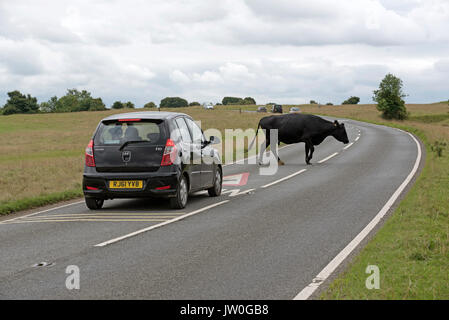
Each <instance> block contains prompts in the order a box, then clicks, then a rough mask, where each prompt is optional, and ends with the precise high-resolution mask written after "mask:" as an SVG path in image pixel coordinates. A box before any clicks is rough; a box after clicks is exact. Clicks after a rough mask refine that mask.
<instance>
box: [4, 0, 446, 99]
mask: <svg viewBox="0 0 449 320" xmlns="http://www.w3.org/2000/svg"><path fill="white" fill-rule="evenodd" d="M447 30H449V2H448V1H445V0H426V1H420V0H391V1H390V0H388V1H386V0H358V1H349V0H347V1H342V0H309V1H294V0H277V1H274V0H246V1H245V0H223V1H219V2H217V1H207V0H192V1H184V0H171V1H166V0H154V1H150V2H149V1H145V0H129V1H124V0H115V1H106V0H96V1H91V0H79V1H76V2H73V1H69V0H59V1H56V0H54V1H51V0H42V1H33V0H15V1H0V88H1V89H2V90H1V91H0V105H2V104H3V103H4V102H5V101H6V92H7V91H10V90H14V89H19V90H22V91H24V92H27V93H31V94H33V95H35V96H37V97H38V98H39V99H41V100H42V99H48V98H49V97H50V96H52V95H55V94H56V95H62V94H64V92H65V90H66V89H67V88H72V87H79V88H83V89H84V88H85V89H87V90H90V91H91V92H92V94H93V95H94V96H101V97H102V98H103V99H104V100H105V101H106V103H108V104H111V103H112V102H113V101H115V100H119V99H120V100H132V101H134V102H135V103H136V104H137V105H141V104H144V103H146V102H148V101H150V100H154V101H159V100H160V99H161V98H163V97H165V96H184V97H186V98H188V99H192V100H199V101H209V100H210V101H215V102H217V101H219V100H221V98H222V97H223V96H225V95H239V96H253V97H255V98H256V100H257V101H258V102H261V103H263V102H269V101H279V102H291V103H294V102H298V103H300V102H307V101H309V100H310V99H314V100H319V101H321V102H327V100H329V101H331V102H334V103H338V102H341V101H343V100H344V99H346V98H347V97H348V96H349V95H357V96H360V97H361V98H362V102H371V95H372V90H374V89H375V88H376V87H377V85H378V83H379V81H380V80H381V79H382V77H383V76H384V75H385V74H386V73H387V72H393V73H395V74H397V75H398V76H400V77H401V78H402V79H403V81H404V85H405V90H406V91H407V92H408V93H409V97H408V98H407V99H408V100H409V101H417V102H418V101H423V102H430V101H436V100H443V99H447V86H446V87H445V84H447V83H448V82H449V73H448V72H447V70H448V62H447V56H449V45H448V43H449V33H448V32H447Z"/></svg>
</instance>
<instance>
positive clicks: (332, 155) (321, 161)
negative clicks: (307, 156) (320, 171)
mask: <svg viewBox="0 0 449 320" xmlns="http://www.w3.org/2000/svg"><path fill="white" fill-rule="evenodd" d="M337 154H338V152H335V153H333V154H331V155H330V156H329V157H326V158H324V159H323V160H320V161H318V163H323V162H325V161H327V160H329V159H331V158H333V157H335V156H336V155H337Z"/></svg>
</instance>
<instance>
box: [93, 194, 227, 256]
mask: <svg viewBox="0 0 449 320" xmlns="http://www.w3.org/2000/svg"><path fill="white" fill-rule="evenodd" d="M229 201H230V200H223V201H220V202H217V203H214V204H211V205H209V206H206V207H203V208H201V209H198V210H195V211H192V212H190V213H187V214H184V215H182V216H179V217H177V218H174V219H171V220H167V221H164V222H162V223H158V224H155V225H152V226H150V227H148V228H144V229H140V230H137V231H134V232H131V233H129V234H126V235H124V236H121V237H118V238H115V239H111V240H108V241H105V242H102V243H99V244H96V245H95V247H104V246H107V245H110V244H113V243H116V242H119V241H121V240H124V239H127V238H131V237H134V236H136V235H138V234H141V233H144V232H147V231H150V230H153V229H156V228H159V227H162V226H165V225H167V224H170V223H173V222H176V221H179V220H182V219H185V218H187V217H190V216H193V215H195V214H198V213H200V212H203V211H206V210H208V209H211V208H214V207H217V206H220V205H222V204H225V203H226V202H229Z"/></svg>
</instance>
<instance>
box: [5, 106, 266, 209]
mask: <svg viewBox="0 0 449 320" xmlns="http://www.w3.org/2000/svg"><path fill="white" fill-rule="evenodd" d="M153 110H154V109H153ZM133 111H139V110H134V109H128V110H123V109H121V110H120V111H117V110H109V111H97V112H73V113H52V114H34V115H24V114H22V115H10V116H0V141H1V144H0V172H1V173H0V215H1V214H7V213H11V212H14V211H19V210H24V209H28V208H31V207H36V206H40V205H44V204H49V203H52V202H56V201H61V200H67V199H70V198H74V197H79V196H82V192H81V181H82V172H83V166H84V149H85V148H86V146H87V143H88V142H89V140H90V138H91V137H92V134H93V132H94V130H95V128H96V126H97V124H98V122H99V121H100V120H101V119H102V118H104V117H107V116H109V115H111V114H115V113H123V112H133ZM147 111H148V110H147ZM162 111H177V112H184V113H187V114H189V115H191V116H192V117H193V118H194V119H195V120H201V124H202V127H203V129H207V128H216V129H218V130H220V131H221V132H222V134H223V137H224V130H225V129H238V128H242V129H246V128H248V127H250V128H254V129H255V128H256V127H257V123H258V121H259V119H260V117H262V116H263V115H265V114H258V113H246V112H243V113H239V111H238V110H231V108H226V107H217V108H216V109H215V110H204V109H203V108H201V107H188V108H177V109H162Z"/></svg>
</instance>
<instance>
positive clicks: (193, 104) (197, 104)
mask: <svg viewBox="0 0 449 320" xmlns="http://www.w3.org/2000/svg"><path fill="white" fill-rule="evenodd" d="M200 105H201V104H200V103H199V102H197V101H193V102H190V103H189V107H194V106H200Z"/></svg>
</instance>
